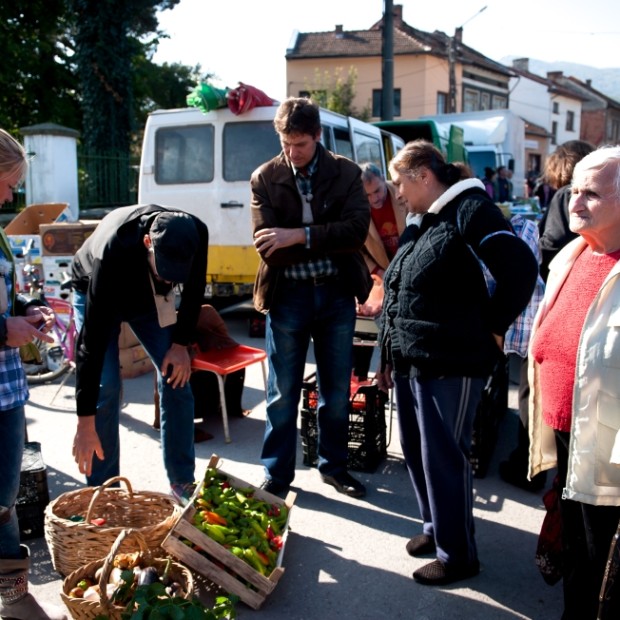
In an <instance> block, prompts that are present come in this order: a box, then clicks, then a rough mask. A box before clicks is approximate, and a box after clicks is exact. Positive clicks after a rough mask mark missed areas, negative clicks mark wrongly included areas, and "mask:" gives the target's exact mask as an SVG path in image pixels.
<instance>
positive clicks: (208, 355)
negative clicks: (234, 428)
mask: <svg viewBox="0 0 620 620" xmlns="http://www.w3.org/2000/svg"><path fill="white" fill-rule="evenodd" d="M266 359H267V353H266V351H263V349H255V348H254V347H248V346H246V345H243V344H240V345H237V346H236V347H230V348H227V349H213V350H211V351H205V352H202V351H201V352H198V353H197V354H196V356H195V357H194V358H193V359H192V370H206V371H207V372H212V373H214V374H215V376H216V377H217V384H218V387H219V390H220V408H221V410H222V424H223V426H224V438H225V440H226V443H230V442H231V439H230V432H229V430H228V411H227V409H226V396H225V393H224V377H225V376H226V375H229V374H230V373H231V372H236V371H237V370H241V369H242V368H246V367H247V366H251V365H252V364H256V363H258V362H260V363H261V368H262V371H263V384H264V386H265V392H266V391H267V367H266V364H265V360H266Z"/></svg>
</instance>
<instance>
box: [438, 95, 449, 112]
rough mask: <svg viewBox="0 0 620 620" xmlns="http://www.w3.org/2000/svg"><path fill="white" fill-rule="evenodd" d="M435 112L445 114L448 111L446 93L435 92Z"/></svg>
mask: <svg viewBox="0 0 620 620" xmlns="http://www.w3.org/2000/svg"><path fill="white" fill-rule="evenodd" d="M436 112H437V114H447V112H448V93H442V92H438V93H437V109H436Z"/></svg>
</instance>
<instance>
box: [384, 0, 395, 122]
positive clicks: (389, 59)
mask: <svg viewBox="0 0 620 620" xmlns="http://www.w3.org/2000/svg"><path fill="white" fill-rule="evenodd" d="M382 34H383V37H382V45H383V49H382V51H381V53H382V70H381V76H382V77H381V79H382V84H381V120H383V121H391V120H394V2H393V0H385V3H384V10H383V33H382Z"/></svg>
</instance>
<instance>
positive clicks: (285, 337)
mask: <svg viewBox="0 0 620 620" xmlns="http://www.w3.org/2000/svg"><path fill="white" fill-rule="evenodd" d="M342 288H343V286H342V282H339V281H338V280H328V281H327V282H325V283H323V284H319V285H314V284H313V283H312V282H299V281H294V280H287V279H283V282H282V284H281V285H280V288H279V290H278V294H277V295H276V298H275V299H274V301H273V303H272V307H271V309H270V310H269V314H268V315H267V321H266V332H265V339H266V347H267V353H268V356H269V379H268V381H267V423H266V429H265V437H264V441H263V450H262V454H261V459H262V462H263V464H264V466H265V470H266V476H267V478H268V479H272V480H273V481H274V482H276V483H278V484H281V485H289V484H290V483H291V482H292V481H293V479H294V477H295V459H296V449H297V412H298V406H299V398H300V395H301V389H302V383H303V379H304V369H305V364H306V354H307V351H308V346H309V344H310V338H312V340H313V342H314V355H315V360H316V370H317V382H318V388H319V401H318V403H317V427H318V457H319V463H318V468H319V471H320V472H321V473H322V474H326V475H334V474H336V473H340V472H342V471H346V469H347V451H348V429H349V391H350V385H351V370H352V365H353V332H354V328H355V300H354V298H353V297H352V296H351V295H350V294H346V293H344V292H343V291H342Z"/></svg>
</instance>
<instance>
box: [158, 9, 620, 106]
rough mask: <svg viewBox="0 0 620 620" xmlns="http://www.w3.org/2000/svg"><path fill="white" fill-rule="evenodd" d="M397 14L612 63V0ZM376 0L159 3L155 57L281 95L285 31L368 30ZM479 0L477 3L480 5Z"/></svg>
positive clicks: (489, 48)
mask: <svg viewBox="0 0 620 620" xmlns="http://www.w3.org/2000/svg"><path fill="white" fill-rule="evenodd" d="M394 4H395V5H396V4H401V5H402V7H403V20H404V21H405V22H406V23H407V24H409V25H410V26H412V27H414V28H417V29H418V30H423V31H426V32H433V31H434V30H442V31H443V32H445V33H446V34H454V29H455V28H457V27H459V26H463V42H464V43H465V44H466V45H468V46H470V47H472V48H474V49H475V50H477V51H478V52H480V53H482V54H484V55H485V56H487V57H488V58H491V59H493V60H497V61H501V59H502V58H504V57H507V56H517V57H524V58H525V57H527V58H534V59H536V60H543V61H547V62H556V61H565V62H575V63H579V64H583V65H589V66H593V67H599V68H616V67H620V57H619V56H618V52H617V50H619V49H620V2H619V1H618V0H560V1H558V0H515V1H513V2H508V1H507V0H431V1H430V2H429V0H394ZM383 7H384V1H383V0H307V1H306V2H303V3H302V2H300V1H299V0H217V1H215V0H181V2H180V3H179V4H178V5H177V6H176V7H175V8H173V9H172V10H167V11H162V12H160V13H159V15H158V17H159V26H160V29H161V30H163V31H165V32H166V33H167V34H168V36H169V38H168V39H164V40H162V42H161V43H160V44H159V47H158V50H157V52H156V54H155V56H154V58H153V60H154V61H155V62H157V63H164V62H168V63H174V62H179V63H182V64H185V65H190V66H194V65H196V64H200V65H201V67H202V71H203V73H207V72H208V73H211V74H214V75H216V76H217V77H218V78H219V80H218V81H214V83H215V84H216V85H218V86H223V87H228V88H234V87H235V86H237V84H238V82H244V83H246V84H250V85H252V86H255V87H257V88H260V89H261V90H263V91H264V92H266V93H267V94H268V95H269V96H270V97H272V98H274V99H278V100H282V99H284V98H285V97H286V61H285V58H284V56H285V54H286V50H287V48H288V47H289V46H290V43H291V40H292V38H293V34H294V32H295V31H298V32H329V31H332V30H334V29H335V27H336V25H337V24H338V25H342V27H343V29H344V30H345V31H348V30H367V29H369V28H370V27H371V26H372V25H373V24H374V23H375V22H377V21H379V20H380V19H381V17H382V14H383ZM485 7H486V8H485Z"/></svg>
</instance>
